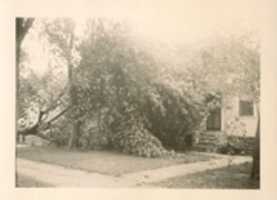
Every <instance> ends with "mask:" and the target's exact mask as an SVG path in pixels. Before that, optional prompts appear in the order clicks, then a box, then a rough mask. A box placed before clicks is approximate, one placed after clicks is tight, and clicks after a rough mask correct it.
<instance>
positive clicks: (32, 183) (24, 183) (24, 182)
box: [16, 174, 53, 188]
mask: <svg viewBox="0 0 277 200" xmlns="http://www.w3.org/2000/svg"><path fill="white" fill-rule="evenodd" d="M16 187H24V188H30V187H53V186H52V185H50V184H48V183H44V182H42V181H37V180H36V179H34V178H31V177H28V176H23V175H21V174H18V175H17V176H16Z"/></svg>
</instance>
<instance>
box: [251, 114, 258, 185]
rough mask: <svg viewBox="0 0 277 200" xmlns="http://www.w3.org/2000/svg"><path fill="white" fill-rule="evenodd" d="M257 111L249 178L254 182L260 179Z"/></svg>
mask: <svg viewBox="0 0 277 200" xmlns="http://www.w3.org/2000/svg"><path fill="white" fill-rule="evenodd" d="M257 111H258V112H257V115H258V124H257V129H256V143H255V149H254V151H253V165H252V172H251V178H252V179H255V180H259V179H260V111H259V109H257Z"/></svg>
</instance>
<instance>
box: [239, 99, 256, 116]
mask: <svg viewBox="0 0 277 200" xmlns="http://www.w3.org/2000/svg"><path fill="white" fill-rule="evenodd" d="M239 114H240V116H253V115H254V104H253V102H252V101H245V100H241V101H240V102H239Z"/></svg>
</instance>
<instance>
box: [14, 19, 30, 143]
mask: <svg viewBox="0 0 277 200" xmlns="http://www.w3.org/2000/svg"><path fill="white" fill-rule="evenodd" d="M33 23H34V19H33V18H28V19H26V21H25V23H24V19H23V18H16V21H15V29H16V36H15V37H16V43H15V45H16V47H15V50H16V52H15V53H16V55H15V57H16V63H15V71H16V72H15V73H16V74H15V76H16V77H15V79H16V122H17V120H18V117H19V113H20V111H19V102H18V101H19V86H20V84H19V75H20V72H19V63H20V51H21V44H22V41H23V39H24V37H25V36H26V34H27V33H28V31H29V29H30V28H31V26H32V25H33ZM19 139H20V138H19V134H18V131H17V125H16V142H20V141H19ZM23 140H25V138H24V136H23Z"/></svg>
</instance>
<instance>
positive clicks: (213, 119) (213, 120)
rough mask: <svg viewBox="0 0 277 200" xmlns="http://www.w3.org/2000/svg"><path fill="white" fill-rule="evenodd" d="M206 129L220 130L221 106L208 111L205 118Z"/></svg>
mask: <svg viewBox="0 0 277 200" xmlns="http://www.w3.org/2000/svg"><path fill="white" fill-rule="evenodd" d="M207 130H209V131H220V130H221V108H216V109H214V110H213V111H211V112H210V115H209V116H208V119H207Z"/></svg>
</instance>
